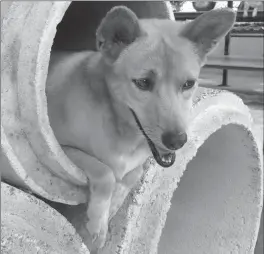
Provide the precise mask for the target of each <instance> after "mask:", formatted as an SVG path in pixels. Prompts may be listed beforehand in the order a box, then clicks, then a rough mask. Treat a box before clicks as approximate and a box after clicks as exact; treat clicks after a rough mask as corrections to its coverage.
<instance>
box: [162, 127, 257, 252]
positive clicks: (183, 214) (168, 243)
mask: <svg viewBox="0 0 264 254" xmlns="http://www.w3.org/2000/svg"><path fill="white" fill-rule="evenodd" d="M260 188H261V173H260V169H259V158H258V157H257V152H256V149H255V147H254V144H253V142H252V137H251V136H250V135H249V133H248V131H247V130H245V129H244V128H243V127H241V126H238V125H234V124H230V125H227V126H225V127H222V128H221V129H220V130H218V131H216V132H215V133H213V134H212V135H211V136H210V137H209V138H208V140H206V141H205V143H204V144H203V145H202V146H201V147H200V148H199V150H198V152H197V155H196V157H195V158H194V159H193V160H192V161H191V162H190V163H189V164H188V166H187V169H186V171H185V173H184V175H183V177H182V178H181V180H180V183H179V186H178V188H177V189H176V191H175V192H174V195H173V197H172V200H171V208H170V210H169V212H168V214H167V220H166V223H165V226H164V228H163V231H162V235H161V238H160V242H159V246H158V253H159V254H176V253H179V254H182V253H192V254H195V253H233V251H234V253H249V252H247V250H248V249H247V248H249V247H250V246H251V245H252V242H251V241H252V239H253V236H254V235H256V232H257V230H258V226H259V218H258V217H259V211H260V203H261V200H260V196H261V194H260ZM250 253H251V252H250Z"/></svg>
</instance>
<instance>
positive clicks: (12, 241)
mask: <svg viewBox="0 0 264 254" xmlns="http://www.w3.org/2000/svg"><path fill="white" fill-rule="evenodd" d="M1 253H3V254H19V253H26V254H36V253H39V254H52V253H58V254H59V253H60V254H73V253H80V254H89V250H88V249H87V247H86V246H85V245H84V244H83V242H82V240H81V238H80V236H79V235H78V234H77V233H76V231H75V229H74V228H73V226H72V225H71V224H70V223H69V222H68V221H67V220H66V219H65V218H64V217H62V216H61V215H60V214H59V213H58V212H57V211H56V210H54V209H52V208H51V207H50V206H48V205H47V204H45V203H44V202H43V201H40V200H39V199H37V198H36V197H34V196H32V195H30V194H28V193H25V192H23V191H21V190H19V189H17V188H15V187H12V186H10V185H8V184H5V183H3V182H1Z"/></svg>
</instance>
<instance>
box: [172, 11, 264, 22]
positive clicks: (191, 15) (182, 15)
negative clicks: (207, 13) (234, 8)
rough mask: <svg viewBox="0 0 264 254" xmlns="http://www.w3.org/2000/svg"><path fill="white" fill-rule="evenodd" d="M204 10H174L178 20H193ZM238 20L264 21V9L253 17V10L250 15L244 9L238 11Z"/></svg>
mask: <svg viewBox="0 0 264 254" xmlns="http://www.w3.org/2000/svg"><path fill="white" fill-rule="evenodd" d="M203 13H204V12H174V17H175V19H176V20H179V21H183V20H193V19H195V18H197V17H198V16H200V15H201V14H203ZM236 22H264V11H258V13H257V16H256V17H252V11H249V12H248V17H243V11H238V12H237V18H236Z"/></svg>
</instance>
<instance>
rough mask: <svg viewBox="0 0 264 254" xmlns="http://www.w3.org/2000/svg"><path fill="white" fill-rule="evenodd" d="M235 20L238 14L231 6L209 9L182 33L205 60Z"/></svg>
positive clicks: (188, 24)
mask: <svg viewBox="0 0 264 254" xmlns="http://www.w3.org/2000/svg"><path fill="white" fill-rule="evenodd" d="M235 20H236V14H235V12H234V11H233V10H231V9H229V8H225V9H218V10H212V11H208V12H205V13H204V14H202V15H200V16H199V17H198V18H196V19H195V20H193V21H191V22H189V23H187V24H186V25H185V26H184V27H183V30H182V31H181V33H180V35H181V36H183V37H185V38H187V39H189V40H190V41H191V42H192V43H194V45H195V47H196V49H197V53H198V55H199V56H200V58H201V60H202V61H204V59H205V57H206V55H207V54H208V53H209V52H211V50H213V49H214V48H215V47H216V45H217V44H218V42H219V41H220V40H221V39H222V38H223V37H224V36H225V35H226V34H227V33H228V32H229V31H230V30H231V28H232V27H233V25H234V23H235Z"/></svg>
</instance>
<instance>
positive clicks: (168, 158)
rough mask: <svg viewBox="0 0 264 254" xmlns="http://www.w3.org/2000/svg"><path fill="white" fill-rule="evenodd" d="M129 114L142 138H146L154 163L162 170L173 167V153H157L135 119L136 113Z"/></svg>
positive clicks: (174, 157) (174, 156)
mask: <svg viewBox="0 0 264 254" xmlns="http://www.w3.org/2000/svg"><path fill="white" fill-rule="evenodd" d="M130 110H131V112H132V114H133V116H134V118H135V121H136V123H137V125H138V127H139V129H140V130H141V132H142V133H143V135H144V137H145V138H146V140H147V142H148V145H149V148H150V150H151V152H152V155H153V157H154V159H155V160H156V162H157V163H158V164H159V165H160V166H161V167H164V168H168V167H170V166H172V165H173V163H174V162H175V159H176V155H175V152H170V153H167V152H166V153H162V154H161V153H160V152H159V151H158V149H157V148H156V146H155V144H154V143H153V142H152V140H151V139H150V138H149V136H148V135H147V134H146V132H145V131H144V129H143V127H142V125H141V124H140V121H139V119H138V118H137V115H136V113H135V112H134V110H133V109H131V108H130Z"/></svg>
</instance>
